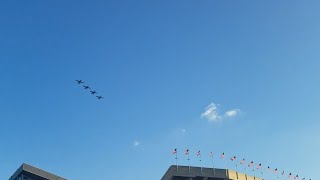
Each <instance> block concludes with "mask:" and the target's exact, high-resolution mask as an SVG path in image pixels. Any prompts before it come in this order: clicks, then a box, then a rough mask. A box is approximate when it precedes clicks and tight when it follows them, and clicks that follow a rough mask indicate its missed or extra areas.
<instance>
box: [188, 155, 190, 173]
mask: <svg viewBox="0 0 320 180" xmlns="http://www.w3.org/2000/svg"><path fill="white" fill-rule="evenodd" d="M188 166H189V174H190V155H189V152H188Z"/></svg>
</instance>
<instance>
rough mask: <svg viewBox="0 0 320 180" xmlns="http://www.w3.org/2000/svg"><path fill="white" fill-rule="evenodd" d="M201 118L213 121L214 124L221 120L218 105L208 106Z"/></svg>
mask: <svg viewBox="0 0 320 180" xmlns="http://www.w3.org/2000/svg"><path fill="white" fill-rule="evenodd" d="M201 117H202V118H206V119H207V120H208V121H214V122H217V121H219V120H221V117H220V115H219V113H218V105H216V104H214V103H211V104H209V106H208V107H207V108H206V109H205V111H204V112H203V113H202V114H201Z"/></svg>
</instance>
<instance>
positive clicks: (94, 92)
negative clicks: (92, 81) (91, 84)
mask: <svg viewBox="0 0 320 180" xmlns="http://www.w3.org/2000/svg"><path fill="white" fill-rule="evenodd" d="M90 92H91V94H92V95H94V94H98V93H97V92H96V91H90Z"/></svg>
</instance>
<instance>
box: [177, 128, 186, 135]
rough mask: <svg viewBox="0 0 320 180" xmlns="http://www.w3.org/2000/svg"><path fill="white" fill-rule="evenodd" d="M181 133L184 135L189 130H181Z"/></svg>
mask: <svg viewBox="0 0 320 180" xmlns="http://www.w3.org/2000/svg"><path fill="white" fill-rule="evenodd" d="M179 131H180V132H181V133H182V134H185V133H186V132H187V130H186V129H183V128H181V129H179Z"/></svg>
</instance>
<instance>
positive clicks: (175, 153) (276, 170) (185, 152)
mask: <svg viewBox="0 0 320 180" xmlns="http://www.w3.org/2000/svg"><path fill="white" fill-rule="evenodd" d="M172 154H174V155H175V160H176V166H177V170H178V150H177V148H175V149H174V150H173V151H172ZM184 155H185V156H186V157H187V160H188V166H189V173H190V151H189V149H186V150H185V151H184ZM196 156H197V157H199V161H200V168H201V172H202V157H201V152H200V150H199V151H197V153H196ZM209 157H210V159H211V162H212V168H213V170H214V169H215V168H214V156H213V152H212V151H211V152H210V153H209ZM220 159H221V160H224V164H225V168H226V169H227V160H226V155H225V153H224V152H223V153H222V154H221V155H220ZM230 160H231V161H232V162H234V165H235V167H236V171H238V162H237V157H236V156H232V157H231V158H230ZM239 164H240V165H242V166H243V167H244V170H245V172H247V166H248V168H250V169H251V168H252V171H253V176H256V174H255V172H256V170H257V171H258V170H260V173H261V176H262V178H263V167H262V164H261V163H259V164H258V165H257V166H256V168H255V166H254V162H253V161H251V162H249V163H247V162H246V160H245V159H244V158H243V159H242V160H241V161H240V162H239ZM266 172H267V173H269V175H270V179H271V178H272V174H274V175H276V176H277V179H279V173H278V172H279V170H278V168H275V169H273V170H272V173H271V168H270V167H269V166H268V167H267V168H266ZM214 173H215V172H214ZM281 176H282V178H284V179H295V180H299V175H298V174H297V175H293V174H292V173H291V172H290V173H289V174H287V175H286V172H285V171H284V170H283V171H282V172H281ZM301 180H306V178H305V177H304V178H302V179H301ZM310 180H311V179H310Z"/></svg>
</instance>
